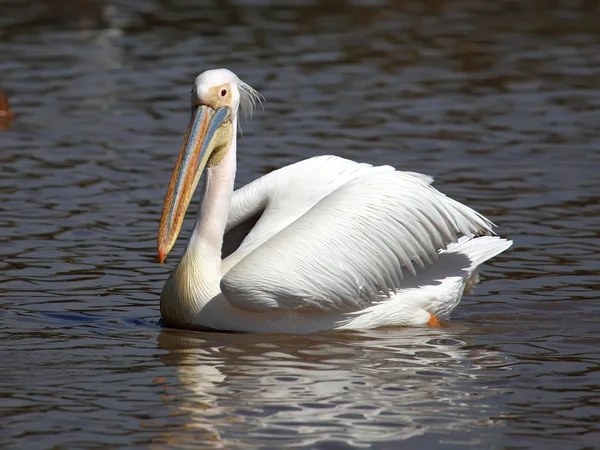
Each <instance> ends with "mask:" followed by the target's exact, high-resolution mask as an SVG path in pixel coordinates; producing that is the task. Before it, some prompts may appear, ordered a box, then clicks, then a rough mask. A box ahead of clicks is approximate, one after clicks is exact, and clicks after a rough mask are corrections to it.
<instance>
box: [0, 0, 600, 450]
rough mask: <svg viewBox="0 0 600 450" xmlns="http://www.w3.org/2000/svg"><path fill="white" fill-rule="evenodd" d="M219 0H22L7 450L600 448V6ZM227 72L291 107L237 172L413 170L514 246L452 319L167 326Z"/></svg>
mask: <svg viewBox="0 0 600 450" xmlns="http://www.w3.org/2000/svg"><path fill="white" fill-rule="evenodd" d="M195 3H198V2H186V1H184V0H179V1H170V2H166V1H160V0H154V1H148V2H126V1H118V0H108V1H95V0H88V1H86V2H83V3H82V2H75V1H60V0H46V1H39V2H33V3H30V2H17V1H15V2H10V1H3V2H1V3H0V7H1V8H2V11H3V13H2V15H1V16H0V54H1V55H2V58H0V74H1V78H0V87H1V88H2V89H4V90H5V91H6V92H7V93H8V95H9V99H10V102H11V106H12V108H13V109H14V111H15V113H16V114H17V116H16V118H15V120H13V121H12V122H10V123H9V124H6V126H3V127H4V128H7V130H5V131H2V132H1V133H0V148H1V152H2V153H1V157H0V165H1V168H2V177H1V181H0V201H1V205H2V214H1V216H0V230H1V231H0V243H1V248H2V256H3V258H2V261H1V262H0V267H1V271H0V333H1V335H0V336H1V339H0V361H1V362H2V375H1V376H0V447H2V448H27V449H31V448H81V449H83V448H89V449H100V448H111V449H112V448H121V447H127V448H185V447H190V448H199V447H214V448H228V449H229V448H273V449H276V448H282V447H287V446H294V447H295V448H324V449H330V448H339V449H342V448H367V447H370V448H374V449H393V448H399V447H400V445H402V447H403V448H465V447H469V446H473V447H478V448H542V447H544V448H583V447H586V446H587V447H593V446H596V445H597V443H598V442H600V425H599V422H600V388H599V386H600V372H599V368H600V357H599V356H598V348H599V347H600V333H599V332H598V317H599V313H600V306H599V303H598V290H599V288H600V277H599V274H600V263H599V257H598V253H599V251H600V231H599V230H600V176H599V174H600V128H599V127H598V124H599V123H600V76H598V75H599V74H600V28H599V27H598V23H600V12H599V9H598V6H597V4H596V3H595V2H558V1H529V2H517V1H508V0H506V1H496V2H477V1H467V0H464V1H461V0H457V1H448V2H446V1H442V0H438V1H414V2H413V1H397V2H375V3H374V4H367V3H362V2H357V3H351V2H345V1H320V2H308V1H307V2H304V1H298V2H294V3H293V4H290V5H289V6H273V5H269V4H268V2H260V1H259V2H229V1H219V2H215V3H214V4H211V5H209V6H206V7H199V6H197V5H195ZM214 67H228V68H230V69H232V70H233V71H235V72H236V73H237V74H238V75H239V76H240V77H241V78H242V79H244V80H245V81H247V82H248V83H249V84H251V85H252V86H254V87H256V88H257V89H259V90H260V91H261V92H262V93H263V95H264V96H265V97H266V99H267V102H266V104H265V108H264V112H263V111H260V110H259V111H258V113H257V115H256V117H255V120H254V121H252V122H250V123H247V124H243V128H244V136H243V139H241V140H240V141H239V145H240V148H239V151H238V184H243V183H246V182H248V181H250V180H252V179H254V178H256V177H258V176H260V175H262V174H264V173H267V172H269V171H271V170H273V169H275V168H278V167H281V166H283V165H286V164H290V163H292V162H295V161H297V160H299V159H302V158H306V157H310V156H314V155H319V154H325V153H333V154H337V155H339V156H343V157H347V158H352V159H355V160H359V161H367V162H371V163H374V164H392V165H394V166H396V167H398V168H401V169H404V170H412V171H418V172H423V173H427V174H430V175H433V176H434V177H435V179H436V186H437V187H438V188H440V189H441V190H442V191H443V192H445V193H447V194H449V195H451V196H452V197H454V198H456V199H458V200H460V201H462V202H465V203H467V204H468V205H470V206H472V207H474V208H475V209H477V210H479V211H481V212H482V213H484V214H486V215H487V216H489V217H490V218H491V219H492V220H494V221H495V222H496V223H498V225H500V227H499V229H498V231H499V233H500V234H502V235H504V236H507V237H509V238H511V239H513V240H514V241H515V245H514V247H513V248H512V249H511V250H510V251H508V252H506V253H504V254H502V255H500V256H499V257H497V258H495V259H494V260H493V261H491V262H490V263H489V264H486V265H485V267H484V269H483V270H482V274H481V277H482V283H481V284H480V285H479V286H478V287H477V290H476V293H475V294H474V295H470V296H467V297H465V298H464V299H463V301H462V303H461V305H460V306H459V307H458V309H457V310H456V312H455V314H454V317H453V320H452V322H451V323H450V324H449V325H448V326H445V327H444V328H441V329H402V328H388V329H382V330H373V331H369V332H356V333H322V334H316V335H311V336H280V335H262V336H260V335H259V336H248V335H236V334H234V335H231V334H221V333H200V332H183V331H177V330H170V329H164V328H161V327H160V326H159V325H158V324H157V321H158V318H159V310H158V298H159V294H160V290H161V288H162V285H163V283H164V281H165V279H166V276H167V274H168V272H169V270H171V269H172V268H173V266H174V261H175V259H176V257H177V256H178V255H180V254H181V250H182V246H183V243H184V241H185V239H180V242H179V243H178V244H177V246H176V248H175V249H174V251H173V255H172V257H171V258H170V260H169V261H168V263H167V264H166V265H165V266H161V265H159V264H157V263H156V260H155V258H156V256H155V255H156V250H155V236H156V232H157V226H158V219H159V216H160V211H161V207H162V201H163V198H164V197H163V196H164V192H165V188H166V185H167V183H168V180H169V176H170V171H171V169H172V165H173V163H174V161H175V158H176V153H177V151H178V150H179V146H180V144H181V142H182V139H183V133H184V132H185V128H186V126H187V122H188V120H189V105H188V102H189V91H190V88H191V83H192V81H193V79H194V77H195V76H196V75H197V74H198V73H200V72H202V71H203V70H205V69H207V68H214ZM191 217H192V214H190V219H191ZM190 225H191V224H190V222H189V220H188V221H187V222H186V224H184V228H183V236H184V237H185V236H186V235H187V233H189V227H190Z"/></svg>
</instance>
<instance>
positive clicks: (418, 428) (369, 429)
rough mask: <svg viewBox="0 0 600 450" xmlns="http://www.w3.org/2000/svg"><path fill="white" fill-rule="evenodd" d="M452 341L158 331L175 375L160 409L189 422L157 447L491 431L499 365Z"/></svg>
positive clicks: (437, 336) (393, 334)
mask: <svg viewBox="0 0 600 450" xmlns="http://www.w3.org/2000/svg"><path fill="white" fill-rule="evenodd" d="M459 336H460V334H459V333H458V332H457V331H456V329H455V328H442V329H439V330H431V329H426V330H414V329H410V330H405V329H397V328H396V329H383V330H375V331H370V332H361V333H350V332H349V333H339V332H338V333H331V334H317V335H309V336H294V335H248V334H221V333H198V332H188V331H181V330H170V329H165V330H163V331H162V332H161V334H160V336H159V338H158V347H159V348H160V349H163V350H167V352H166V353H165V354H164V355H162V356H161V360H162V362H163V363H164V364H165V365H166V366H170V367H175V370H176V377H177V382H175V383H173V384H172V385H170V386H168V387H169V391H168V392H169V395H167V396H166V397H165V401H166V402H167V403H168V405H169V406H170V407H172V408H173V409H174V410H175V411H177V414H179V415H181V416H182V417H183V420H184V423H185V425H184V426H182V427H180V428H171V429H170V430H169V431H168V432H165V433H164V434H163V435H161V436H160V437H158V438H157V439H156V440H155V442H157V443H158V442H164V443H168V445H174V444H177V445H179V446H181V445H184V446H185V444H186V443H188V444H190V445H193V443H197V442H198V439H203V440H207V439H210V440H211V441H213V443H214V445H215V447H217V448H219V447H223V448H232V447H236V446H240V447H247V446H248V444H252V443H258V442H262V443H265V442H269V443H271V444H272V445H275V446H279V447H281V446H285V445H292V444H294V445H312V444H314V443H316V442H318V441H322V440H328V441H339V442H344V443H346V444H349V445H362V446H364V445H367V444H369V443H373V442H392V441H402V440H406V439H408V438H411V437H414V436H418V435H421V434H425V433H426V432H428V431H443V430H447V429H450V428H452V429H454V430H456V429H457V428H458V429H460V428H463V429H465V430H467V429H469V430H471V429H472V428H473V427H478V426H488V425H490V424H492V423H494V420H493V419H492V418H491V417H489V416H488V414H490V413H489V410H490V408H489V405H488V404H486V401H485V398H486V396H491V395H498V394H500V393H501V391H500V390H499V388H491V387H489V386H486V383H485V377H483V372H481V369H483V368H489V367H496V366H499V365H505V364H506V360H505V358H504V357H503V356H502V355H500V354H498V353H497V352H495V351H491V350H488V349H484V348H475V347H472V346H468V345H467V343H466V342H464V341H463V340H462V339H461V338H460V337H459ZM494 415H495V416H497V415H498V412H497V411H495V412H494ZM471 432H472V431H471Z"/></svg>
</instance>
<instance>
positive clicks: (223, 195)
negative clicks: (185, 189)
mask: <svg viewBox="0 0 600 450" xmlns="http://www.w3.org/2000/svg"><path fill="white" fill-rule="evenodd" d="M236 148H237V118H234V119H233V138H232V140H231V144H230V147H229V150H228V151H227V153H226V155H225V156H224V157H223V159H222V160H221V161H220V162H219V164H217V165H216V166H214V167H207V168H206V169H205V171H204V173H203V175H202V180H201V185H200V192H201V201H200V207H199V209H198V214H197V216H196V222H195V224H194V231H193V232H192V235H191V236H190V239H189V241H188V243H187V246H186V248H185V250H184V253H183V256H182V257H181V259H180V261H179V262H178V264H177V267H176V268H175V270H173V272H172V273H171V275H170V276H169V279H168V280H167V282H166V284H165V287H164V288H163V292H162V295H161V302H160V307H161V313H162V316H163V318H165V319H166V321H167V322H168V324H169V325H172V326H177V327H182V328H197V327H198V326H204V327H208V328H221V329H222V328H225V327H227V326H229V325H230V322H231V320H235V316H236V314H235V311H232V310H234V309H235V308H232V307H231V306H230V305H229V303H228V302H227V300H225V298H224V297H223V295H222V294H221V290H220V287H219V285H220V281H221V247H222V245H223V235H224V234H225V227H226V225H227V217H228V215H229V206H230V203H231V197H232V195H233V185H234V181H235V172H236Z"/></svg>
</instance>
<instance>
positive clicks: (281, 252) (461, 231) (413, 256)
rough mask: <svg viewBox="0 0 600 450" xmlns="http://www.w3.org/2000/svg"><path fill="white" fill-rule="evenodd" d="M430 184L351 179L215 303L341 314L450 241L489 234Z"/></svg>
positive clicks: (406, 178)
mask: <svg viewBox="0 0 600 450" xmlns="http://www.w3.org/2000/svg"><path fill="white" fill-rule="evenodd" d="M430 181H431V179H429V178H428V177H424V176H422V175H418V174H414V173H410V172H397V171H391V170H386V171H367V172H365V173H363V174H360V175H358V176H357V177H354V178H351V179H350V180H348V181H347V182H346V183H345V184H342V185H341V186H338V187H337V188H335V189H334V190H332V191H331V192H330V193H328V194H327V195H325V196H323V197H322V198H321V199H320V200H319V201H317V202H316V203H315V204H314V205H313V206H312V207H310V208H309V209H308V210H307V211H306V212H304V213H303V214H302V215H301V216H299V217H298V218H295V220H293V221H292V222H291V223H289V224H286V226H285V227H282V228H280V229H279V230H278V231H277V232H276V233H274V234H273V235H272V236H270V237H269V238H268V239H265V240H264V241H263V242H261V243H260V244H259V245H255V246H254V248H253V249H252V250H251V251H249V252H246V253H245V254H244V256H243V258H242V259H241V260H239V262H237V264H236V265H234V266H233V267H232V268H231V269H230V270H229V271H228V272H227V273H226V274H225V276H224V277H223V279H222V281H221V289H222V291H223V293H224V294H225V296H226V298H227V299H228V301H229V302H230V303H231V304H232V305H234V306H236V307H238V308H241V309H245V310H249V311H257V312H266V311H275V310H280V311H283V310H301V311H318V312H333V311H338V312H339V311H341V312H351V311H356V310H359V309H362V308H364V307H366V306H368V305H371V304H374V303H375V302H378V301H381V300H382V298H385V296H386V295H389V294H390V293H393V292H394V291H395V290H397V289H400V288H402V286H403V278H404V276H413V275H414V274H415V273H416V271H415V268H416V267H417V266H418V267H424V266H425V265H428V264H434V263H435V261H436V260H437V258H438V251H439V250H440V249H445V248H446V247H447V246H448V244H450V243H452V242H456V241H457V239H458V237H460V236H463V235H464V236H476V235H484V234H492V230H491V227H492V223H491V222H490V221H489V220H487V219H486V218H484V217H483V216H482V215H480V214H479V213H477V212H475V211H474V210H472V209H470V208H468V207H467V206H464V205H462V204H460V203H458V202H456V201H454V200H452V199H450V198H448V197H446V196H445V195H444V194H442V193H440V192H439V191H437V190H436V189H434V188H433V187H431V186H430V184H429V183H430ZM264 219H265V215H264V214H263V216H262V217H261V218H260V219H259V223H260V221H263V220H264ZM259 223H257V225H258V224H259ZM264 226H265V225H264V224H263V227H264Z"/></svg>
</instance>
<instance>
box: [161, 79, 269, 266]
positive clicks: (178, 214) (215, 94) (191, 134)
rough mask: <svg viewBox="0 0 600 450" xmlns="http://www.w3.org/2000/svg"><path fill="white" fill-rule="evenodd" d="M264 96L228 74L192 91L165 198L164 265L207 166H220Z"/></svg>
mask: <svg viewBox="0 0 600 450" xmlns="http://www.w3.org/2000/svg"><path fill="white" fill-rule="evenodd" d="M257 101H260V94H259V93H258V92H257V91H255V90H254V89H253V88H251V87H250V86H249V85H247V84H246V83H244V82H243V81H242V80H240V79H239V78H238V77H237V76H236V75H235V74H234V73H233V72H231V71H229V70H227V69H215V70H207V71H206V72H203V73H201V74H200V75H198V77H197V78H196V80H195V82H194V87H193V88H192V118H191V120H190V125H189V127H188V130H187V133H186V135H185V139H184V141H183V146H182V147H181V152H180V153H179V158H178V159H177V163H176V164H175V169H174V170H173V175H172V176H171V182H170V183H169V189H168V191H167V195H166V197H165V204H164V206H163V212H162V217H161V219H160V226H159V230H158V260H159V262H160V263H161V264H162V263H163V261H164V260H165V258H166V256H167V254H168V253H169V251H170V250H171V248H172V247H173V245H174V244H175V241H176V240H177V236H178V235H179V230H180V229H181V224H182V223H183V218H184V216H185V212H186V210H187V208H188V205H189V204H190V200H191V199H192V195H193V194H194V191H195V190H196V186H197V185H198V181H199V180H200V177H201V175H202V172H203V171H204V169H205V168H206V167H214V166H216V165H218V164H219V163H220V162H221V160H222V159H223V157H224V156H225V155H226V154H227V152H228V151H229V149H230V147H231V143H232V140H233V136H234V134H235V132H236V125H237V116H238V111H239V110H240V109H241V110H242V113H243V114H244V116H245V117H246V118H250V117H251V115H252V111H253V110H254V107H255V105H256V102H257Z"/></svg>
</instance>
